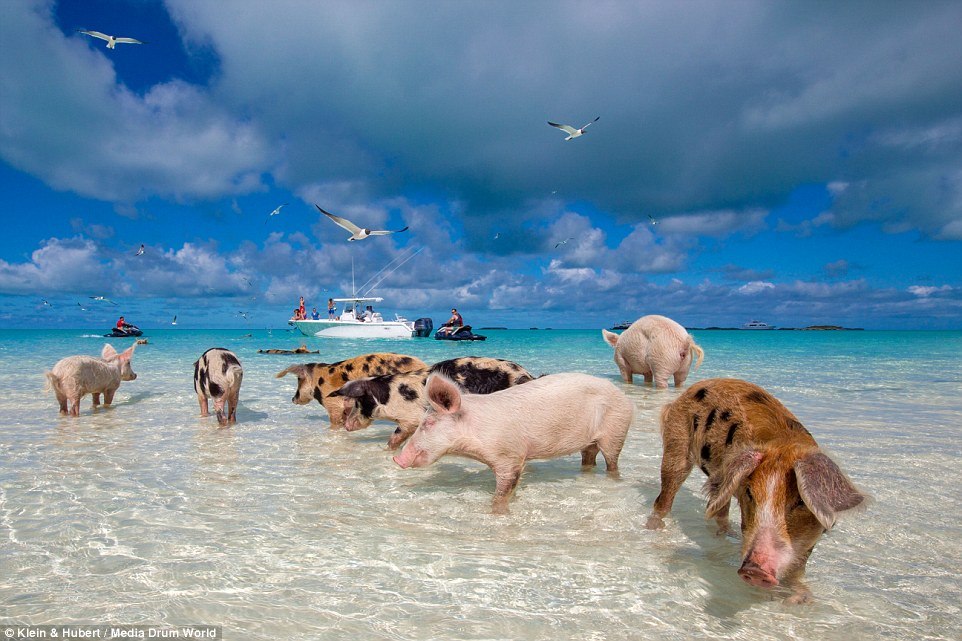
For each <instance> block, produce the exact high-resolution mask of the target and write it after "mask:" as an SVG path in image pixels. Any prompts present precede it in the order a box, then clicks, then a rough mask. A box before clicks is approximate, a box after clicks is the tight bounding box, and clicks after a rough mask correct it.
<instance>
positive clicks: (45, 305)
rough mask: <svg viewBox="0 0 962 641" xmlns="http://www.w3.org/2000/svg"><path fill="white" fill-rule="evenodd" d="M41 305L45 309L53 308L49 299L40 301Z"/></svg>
mask: <svg viewBox="0 0 962 641" xmlns="http://www.w3.org/2000/svg"><path fill="white" fill-rule="evenodd" d="M40 304H41V305H42V306H43V307H51V305H50V303H48V302H47V299H46V298H41V299H40Z"/></svg>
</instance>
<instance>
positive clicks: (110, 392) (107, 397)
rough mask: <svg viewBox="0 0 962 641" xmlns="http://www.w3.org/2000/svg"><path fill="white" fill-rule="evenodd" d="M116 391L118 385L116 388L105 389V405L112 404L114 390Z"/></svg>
mask: <svg viewBox="0 0 962 641" xmlns="http://www.w3.org/2000/svg"><path fill="white" fill-rule="evenodd" d="M116 391H117V388H116V387H115V388H114V389H108V390H104V405H110V404H111V403H113V402H114V392H116Z"/></svg>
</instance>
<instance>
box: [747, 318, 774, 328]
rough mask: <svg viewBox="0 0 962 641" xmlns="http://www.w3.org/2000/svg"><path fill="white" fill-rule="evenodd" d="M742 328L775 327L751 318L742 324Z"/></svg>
mask: <svg viewBox="0 0 962 641" xmlns="http://www.w3.org/2000/svg"><path fill="white" fill-rule="evenodd" d="M742 329H775V327H774V326H773V325H769V324H768V323H763V322H762V321H757V320H752V321H748V322H747V323H745V324H744V325H742Z"/></svg>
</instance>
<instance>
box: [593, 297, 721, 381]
mask: <svg viewBox="0 0 962 641" xmlns="http://www.w3.org/2000/svg"><path fill="white" fill-rule="evenodd" d="M601 335H602V336H604V338H605V341H606V342H607V343H608V344H609V345H611V346H612V347H614V348H615V364H616V365H617V366H618V370H619V371H620V372H621V377H622V378H623V379H624V380H625V382H626V383H631V382H632V377H633V375H634V374H641V375H642V376H644V377H645V382H646V383H651V382H652V380H654V382H655V386H656V387H660V388H667V387H668V377H669V376H673V377H674V379H675V387H679V386H680V385H682V384H683V383H684V382H685V379H686V378H688V370H689V369H690V368H691V362H692V353H693V352H694V353H695V354H697V355H698V361H697V362H696V363H695V369H696V370H697V369H698V367H699V366H700V365H701V361H702V359H703V358H704V357H705V352H704V351H703V350H702V348H701V347H699V346H698V345H696V344H695V339H693V338H692V337H691V335H690V334H689V333H688V331H687V330H685V328H684V327H682V326H681V325H679V324H678V323H676V322H675V321H673V320H671V319H670V318H666V317H665V316H657V315H654V314H653V315H650V316H642V317H641V318H639V319H638V320H636V321H635V322H634V323H632V324H631V327H629V328H628V329H626V330H625V331H623V332H622V333H621V334H615V333H614V332H609V331H608V330H606V329H603V330H601Z"/></svg>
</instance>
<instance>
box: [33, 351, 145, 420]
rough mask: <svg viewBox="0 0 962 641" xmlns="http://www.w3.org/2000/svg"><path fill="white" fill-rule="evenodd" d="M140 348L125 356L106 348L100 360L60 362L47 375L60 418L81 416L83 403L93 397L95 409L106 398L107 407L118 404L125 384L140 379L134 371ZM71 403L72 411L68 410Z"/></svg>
mask: <svg viewBox="0 0 962 641" xmlns="http://www.w3.org/2000/svg"><path fill="white" fill-rule="evenodd" d="M135 347H136V345H131V346H130V347H128V348H127V349H125V350H124V351H123V352H121V353H119V354H118V353H117V350H115V349H114V348H113V346H112V345H110V344H106V345H104V348H103V350H102V351H101V353H100V358H94V357H93V356H67V357H66V358H62V359H60V360H59V361H58V362H57V364H56V365H54V366H53V368H52V369H51V370H50V371H49V372H47V373H46V376H47V385H46V387H47V389H48V390H50V389H53V391H54V394H56V396H57V401H58V402H59V403H60V414H61V415H68V414H69V415H71V416H80V399H81V398H83V397H84V396H85V395H87V394H93V399H94V405H93V406H94V407H97V406H99V405H100V395H101V394H103V395H104V405H105V406H109V405H110V404H111V403H112V402H113V400H114V393H115V392H116V391H117V388H118V387H120V382H121V381H132V380H135V379H136V378H137V375H136V374H134V370H133V369H131V367H130V359H131V358H132V357H133V355H134V348H135ZM68 402H69V403H70V407H69V409H68Z"/></svg>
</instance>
